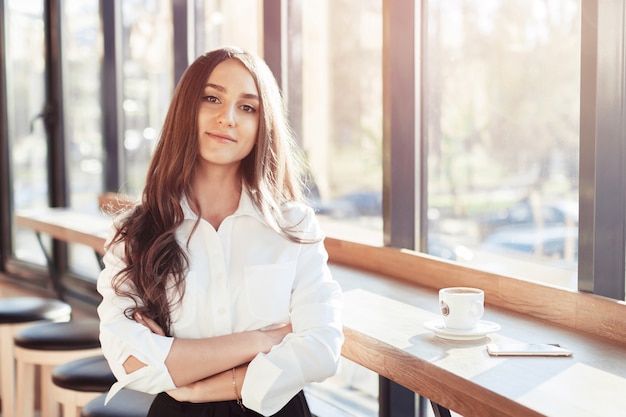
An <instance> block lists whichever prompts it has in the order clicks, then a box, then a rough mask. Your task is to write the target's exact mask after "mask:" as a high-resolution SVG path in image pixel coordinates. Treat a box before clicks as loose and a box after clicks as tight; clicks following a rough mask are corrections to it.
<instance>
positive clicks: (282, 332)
mask: <svg viewBox="0 0 626 417" xmlns="http://www.w3.org/2000/svg"><path fill="white" fill-rule="evenodd" d="M292 331H293V329H292V328H291V324H290V323H287V324H285V323H280V324H276V325H272V326H268V327H266V328H264V329H261V330H260V334H261V336H262V341H261V348H260V351H261V352H263V353H267V352H269V351H270V350H271V349H272V347H274V346H275V345H277V344H279V343H280V342H282V341H283V339H284V338H285V336H287V335H288V334H289V333H291V332H292Z"/></svg>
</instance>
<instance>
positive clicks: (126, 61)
mask: <svg viewBox="0 0 626 417" xmlns="http://www.w3.org/2000/svg"><path fill="white" fill-rule="evenodd" d="M120 5H121V6H122V42H121V45H122V57H123V58H122V61H123V62H122V77H123V80H122V85H123V97H122V103H120V104H119V105H120V106H121V108H122V113H123V122H122V123H123V131H124V137H123V139H122V140H123V142H122V146H121V148H122V149H123V156H124V158H123V159H124V165H123V172H124V173H123V176H124V177H125V178H124V180H123V183H122V186H121V188H122V191H123V192H125V193H127V194H128V195H132V196H138V195H139V194H141V192H142V191H143V186H144V184H145V176H146V172H147V171H148V165H149V163H150V158H151V157H152V152H153V151H154V148H155V146H156V141H157V139H158V135H159V132H160V131H161V126H162V124H163V121H164V120H165V114H166V113H167V109H168V107H169V103H170V100H171V97H172V93H173V90H174V81H173V79H174V75H173V73H174V71H173V56H174V53H173V40H172V16H171V11H172V5H171V1H169V0H125V1H124V2H120Z"/></svg>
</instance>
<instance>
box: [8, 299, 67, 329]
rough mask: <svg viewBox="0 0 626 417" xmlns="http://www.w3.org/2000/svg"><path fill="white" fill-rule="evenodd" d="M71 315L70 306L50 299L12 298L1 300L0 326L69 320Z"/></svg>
mask: <svg viewBox="0 0 626 417" xmlns="http://www.w3.org/2000/svg"><path fill="white" fill-rule="evenodd" d="M71 313H72V307H71V306H70V305H69V304H67V303H64V302H63V301H59V300H54V299H49V298H39V297H11V298H4V299H2V300H0V324H13V323H27V322H31V321H39V320H50V321H58V320H67V319H68V318H69V316H70V314H71Z"/></svg>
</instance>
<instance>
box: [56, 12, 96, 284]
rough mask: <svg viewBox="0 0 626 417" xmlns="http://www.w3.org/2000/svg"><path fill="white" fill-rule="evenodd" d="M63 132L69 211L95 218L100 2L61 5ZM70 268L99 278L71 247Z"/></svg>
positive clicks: (82, 251)
mask: <svg viewBox="0 0 626 417" xmlns="http://www.w3.org/2000/svg"><path fill="white" fill-rule="evenodd" d="M62 4H63V13H64V15H63V19H62V22H63V31H62V32H63V38H64V42H63V54H62V57H63V60H64V65H63V87H64V94H63V100H64V107H63V108H64V116H65V120H64V132H65V140H66V146H67V152H66V161H67V169H68V178H69V190H70V206H71V207H72V208H74V209H77V210H80V211H87V212H98V210H99V209H98V195H99V194H100V193H101V192H102V187H103V175H104V172H103V164H104V162H103V158H104V155H103V152H102V149H103V146H102V117H101V94H100V89H101V88H100V86H101V78H100V68H101V66H100V64H101V61H102V36H101V30H100V14H99V2H98V0H88V1H86V0H66V1H64V2H63V3H62ZM69 254H70V261H69V262H70V268H71V269H72V270H73V271H74V272H78V273H79V274H80V275H83V276H88V277H93V278H95V277H96V276H97V273H98V271H99V265H98V263H97V261H96V257H95V256H94V254H93V251H92V250H91V248H88V247H86V246H84V245H74V244H72V245H70V252H69Z"/></svg>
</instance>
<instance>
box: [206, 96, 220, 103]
mask: <svg viewBox="0 0 626 417" xmlns="http://www.w3.org/2000/svg"><path fill="white" fill-rule="evenodd" d="M202 100H206V101H208V102H209V103H219V102H220V100H219V99H218V98H217V97H215V96H204V97H202Z"/></svg>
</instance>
